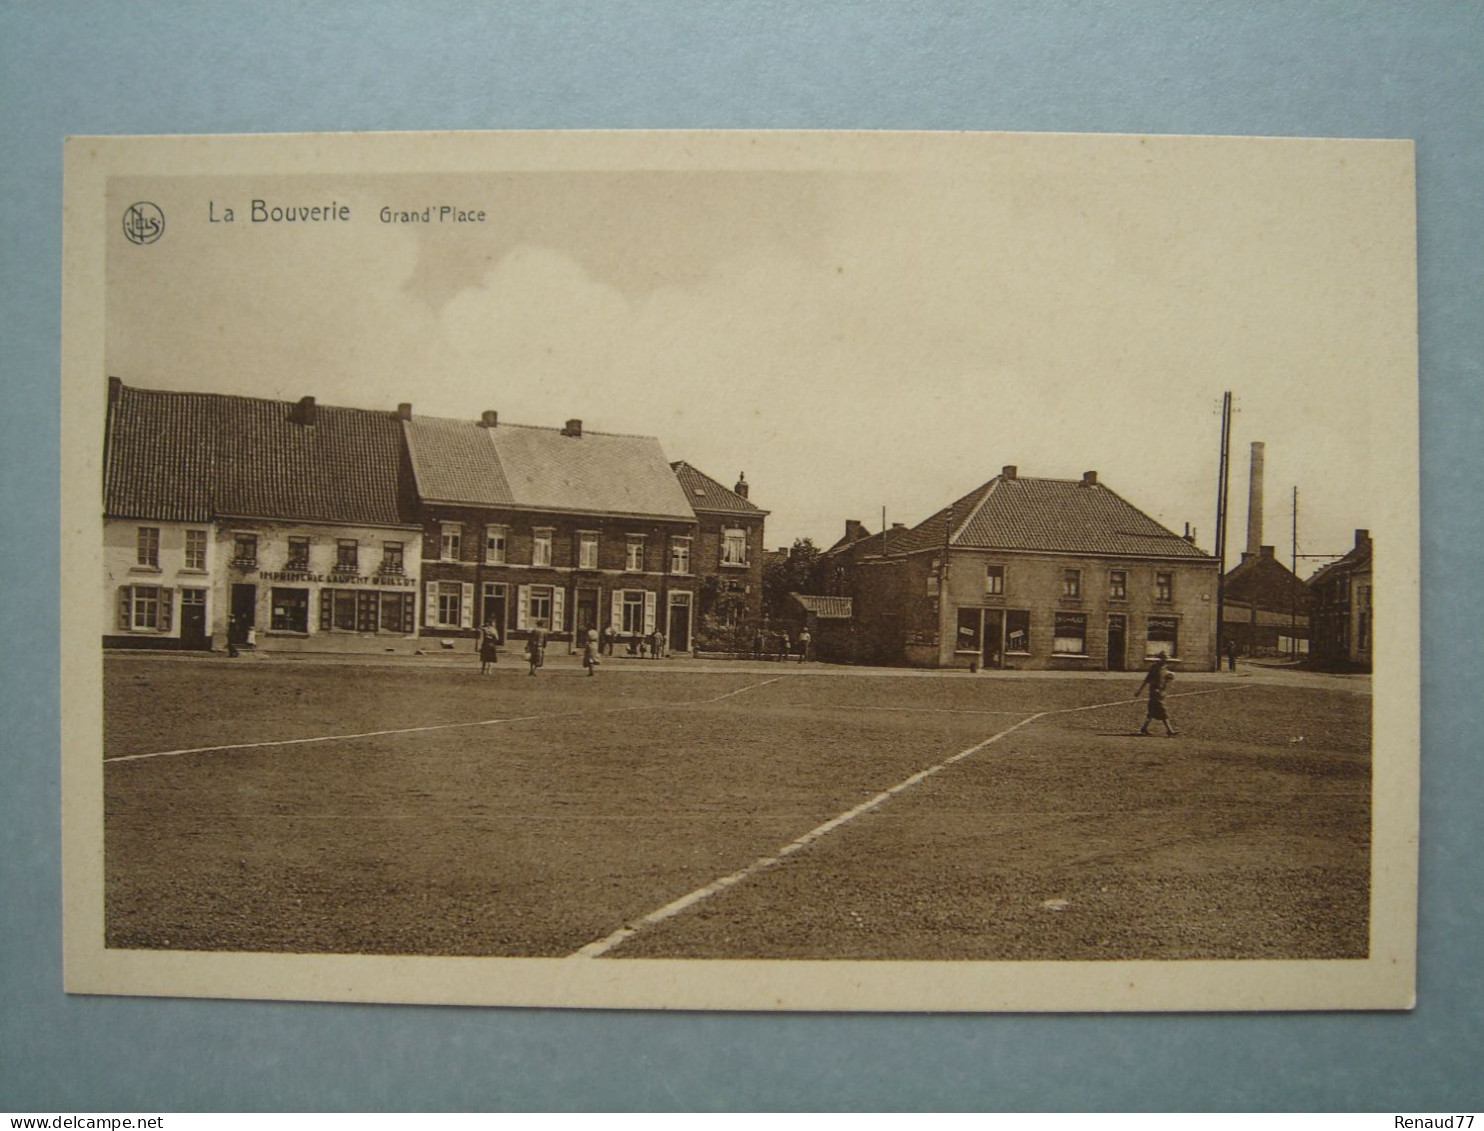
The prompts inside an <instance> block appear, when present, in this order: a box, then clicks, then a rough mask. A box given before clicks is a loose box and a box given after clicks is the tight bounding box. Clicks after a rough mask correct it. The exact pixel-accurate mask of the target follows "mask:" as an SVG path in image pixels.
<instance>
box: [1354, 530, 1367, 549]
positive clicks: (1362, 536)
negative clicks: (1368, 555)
mask: <svg viewBox="0 0 1484 1131" xmlns="http://www.w3.org/2000/svg"><path fill="white" fill-rule="evenodd" d="M1370 544H1371V532H1370V531H1369V530H1357V531H1356V532H1355V548H1356V549H1357V550H1358V549H1360V548H1361V547H1362V546H1369V545H1370Z"/></svg>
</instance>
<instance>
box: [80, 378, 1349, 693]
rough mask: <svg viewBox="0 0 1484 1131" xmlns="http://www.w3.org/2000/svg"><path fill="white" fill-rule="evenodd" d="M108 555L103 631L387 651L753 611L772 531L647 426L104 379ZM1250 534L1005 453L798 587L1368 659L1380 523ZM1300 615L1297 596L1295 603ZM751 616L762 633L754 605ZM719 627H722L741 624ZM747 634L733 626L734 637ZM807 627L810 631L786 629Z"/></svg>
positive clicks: (1141, 648)
mask: <svg viewBox="0 0 1484 1131" xmlns="http://www.w3.org/2000/svg"><path fill="white" fill-rule="evenodd" d="M103 487H104V539H105V555H104V564H105V572H106V584H107V586H108V592H109V595H110V599H111V601H112V608H111V610H110V622H109V625H108V627H107V629H106V630H105V633H104V638H105V643H106V644H108V645H110V646H129V647H176V648H212V647H220V646H222V645H223V644H225V643H227V642H228V641H231V642H234V643H236V644H246V643H248V642H250V641H251V642H256V643H259V644H267V645H269V646H271V647H273V648H276V649H280V650H294V649H314V650H319V651H323V650H339V649H344V650H367V649H375V650H391V651H397V650H399V649H403V648H409V647H416V646H417V645H418V644H419V642H422V641H423V638H426V637H437V638H439V639H441V640H448V639H450V638H457V637H460V636H466V637H467V636H473V635H474V634H475V633H476V632H477V630H478V629H479V627H480V626H481V625H483V624H486V623H490V624H493V625H495V626H496V627H497V629H498V630H499V632H500V635H501V637H502V638H503V639H504V640H506V641H507V642H508V641H519V640H521V639H524V638H525V637H527V636H529V635H530V634H531V633H532V632H534V631H536V630H537V629H541V630H544V631H546V632H547V633H549V634H551V635H552V636H553V637H554V638H555V639H556V640H568V641H572V642H574V643H575V642H577V641H580V640H581V639H582V638H583V636H584V635H585V634H586V633H587V631H588V630H589V629H599V630H602V629H604V628H607V629H609V630H611V631H612V632H613V633H614V634H615V636H616V637H617V638H618V639H619V640H620V641H624V640H635V639H637V638H640V637H649V638H652V637H653V636H654V635H655V634H656V633H660V634H662V635H663V637H664V640H665V644H666V646H667V648H668V650H669V651H671V652H672V653H678V652H688V651H691V650H692V649H694V648H695V647H696V646H697V643H698V633H699V630H700V628H701V626H702V625H703V624H706V625H709V626H710V627H711V628H712V629H716V628H725V627H727V624H718V622H719V621H723V622H733V623H736V622H740V623H743V624H759V622H760V621H761V620H762V619H763V617H762V608H763V557H764V554H763V545H764V542H763V526H764V520H765V518H766V515H767V512H766V511H764V510H762V509H761V508H759V507H758V506H757V505H756V504H754V503H753V502H752V501H751V500H750V499H749V498H748V493H749V491H748V485H747V482H746V479H745V477H742V478H739V480H738V482H737V483H736V485H735V487H734V488H731V489H728V488H727V487H725V486H724V485H723V484H721V483H719V482H718V481H717V480H715V479H713V478H711V477H710V476H708V475H706V474H704V473H703V472H701V471H700V470H699V469H697V468H695V467H693V466H691V465H690V464H688V463H684V462H676V463H671V462H669V461H668V460H667V459H666V456H665V454H664V451H663V449H662V448H661V446H660V442H659V441H658V440H657V439H655V438H653V437H650V436H632V435H616V434H612V433H605V432H593V431H590V430H585V429H584V427H583V425H582V422H581V421H580V420H569V421H568V422H567V423H566V425H565V426H564V427H562V428H546V427H531V426H528V425H521V424H511V423H507V422H503V421H501V420H500V419H499V416H498V414H497V413H495V412H493V411H490V412H485V413H484V414H483V415H482V417H481V418H480V419H479V420H453V419H444V418H439V417H428V416H414V415H413V413H412V407H411V406H410V405H407V404H403V405H400V406H398V408H397V410H396V411H394V412H393V411H373V410H367V409H354V408H339V407H330V406H324V405H317V404H316V403H315V401H314V399H313V398H311V397H305V398H303V399H302V400H300V401H298V402H284V401H273V400H262V399H257V398H250V397H238V396H227V395H222V394H203V393H177V392H157V391H150V390H143V389H136V388H132V387H129V386H126V385H124V384H123V383H122V382H121V381H118V380H117V379H112V380H110V382H109V404H108V425H107V435H106V438H105V461H104V484H103ZM1260 540H1261V539H1260V530H1259V529H1258V528H1254V530H1253V531H1252V532H1251V533H1250V537H1249V542H1252V543H1253V544H1254V545H1255V549H1253V548H1249V552H1248V553H1245V554H1243V556H1242V562H1241V563H1240V564H1239V565H1238V566H1237V567H1236V568H1235V569H1233V570H1232V571H1231V572H1230V573H1228V574H1227V575H1226V576H1225V578H1224V579H1220V580H1221V581H1222V582H1223V583H1224V586H1225V604H1226V610H1225V616H1224V618H1223V621H1224V623H1223V625H1222V632H1221V633H1218V632H1217V625H1216V608H1217V603H1218V580H1219V578H1218V574H1219V567H1218V563H1217V560H1216V558H1215V557H1213V556H1212V555H1210V554H1208V553H1206V552H1205V551H1203V550H1201V549H1199V548H1198V547H1197V546H1196V545H1195V540H1194V538H1193V537H1192V536H1191V535H1190V534H1189V528H1188V527H1187V533H1186V534H1184V535H1179V534H1176V533H1175V532H1173V531H1171V530H1168V529H1166V528H1165V527H1164V526H1162V525H1160V524H1159V523H1158V522H1156V521H1155V520H1154V519H1152V518H1150V517H1149V516H1148V515H1147V514H1145V513H1144V512H1142V511H1140V510H1139V509H1138V508H1137V507H1135V506H1134V505H1133V504H1131V503H1129V502H1128V501H1126V500H1125V499H1123V498H1122V497H1121V496H1119V495H1118V494H1117V493H1115V492H1114V491H1112V490H1111V489H1110V488H1109V487H1107V486H1106V485H1105V484H1103V483H1101V482H1100V481H1099V478H1098V475H1097V473H1096V472H1093V471H1089V472H1086V473H1085V474H1084V475H1083V476H1082V478H1081V479H1045V478H1032V477H1027V476H1022V475H1020V474H1019V472H1018V469H1017V468H1016V467H1014V466H1006V467H1005V468H1004V469H1003V470H1002V471H1001V473H1000V474H999V475H997V476H995V477H994V478H992V479H990V480H989V481H988V482H986V483H983V484H981V485H980V486H978V487H976V488H975V489H974V490H973V491H971V492H969V493H968V494H966V495H965V496H963V497H962V498H960V499H958V500H956V501H955V502H953V503H952V504H951V505H949V506H947V507H945V508H943V509H941V510H939V511H937V512H936V513H934V514H933V515H930V516H929V517H928V518H926V519H925V520H923V521H922V522H920V523H918V524H917V525H915V526H911V527H908V526H906V525H902V524H897V525H895V526H893V527H891V528H890V529H887V530H883V531H880V532H878V533H875V534H870V533H868V532H867V531H866V530H865V528H864V527H863V526H862V525H861V524H860V523H859V522H856V521H850V522H847V523H846V529H845V535H844V536H843V537H842V538H841V539H840V540H839V541H838V542H837V543H836V544H835V545H833V546H831V547H830V548H829V549H828V550H826V551H824V553H823V554H822V555H821V557H820V561H819V571H820V572H819V580H820V581H821V583H822V584H821V585H820V588H822V589H823V590H824V592H823V593H822V594H813V595H795V598H796V599H795V602H794V605H795V610H794V611H795V612H796V614H797V620H798V621H799V624H798V626H796V628H797V627H802V626H804V625H805V624H807V625H808V627H809V628H810V630H811V637H812V639H813V641H814V642H815V644H814V648H815V651H816V653H817V655H818V656H819V657H820V658H822V659H832V660H840V661H847V662H872V663H887V664H901V663H905V664H911V665H916V666H927V667H974V668H980V667H982V668H1028V669H1053V670H1055V669H1061V670H1072V671H1077V670H1112V671H1118V670H1124V669H1128V668H1132V667H1136V666H1140V665H1142V664H1143V663H1144V662H1145V661H1146V660H1148V659H1149V658H1151V657H1154V656H1157V655H1160V654H1163V655H1164V656H1166V657H1167V658H1169V659H1170V660H1172V661H1174V662H1176V663H1179V664H1180V665H1182V666H1184V667H1186V668H1187V669H1189V670H1200V669H1208V668H1211V667H1214V666H1215V665H1216V663H1217V659H1218V655H1219V653H1220V652H1221V651H1223V650H1224V649H1225V647H1226V645H1227V644H1228V643H1229V642H1230V641H1232V640H1235V641H1237V643H1238V645H1239V647H1240V650H1241V651H1242V652H1243V653H1244V654H1252V653H1259V652H1262V651H1264V650H1268V651H1281V650H1282V649H1283V645H1284V643H1285V639H1286V638H1285V637H1284V635H1283V634H1284V633H1285V632H1286V633H1288V634H1289V635H1290V636H1291V637H1292V636H1299V635H1301V636H1302V637H1304V638H1307V637H1308V636H1309V635H1310V624H1309V621H1310V616H1309V612H1310V608H1311V606H1312V612H1313V635H1314V653H1315V656H1314V658H1315V659H1316V660H1317V661H1318V662H1323V663H1328V664H1330V665H1331V666H1335V665H1343V666H1368V664H1369V658H1370V582H1369V577H1370V573H1369V563H1370V540H1369V537H1368V536H1367V535H1366V534H1365V532H1364V531H1361V532H1358V534H1357V542H1356V549H1355V550H1354V551H1353V552H1352V553H1351V554H1350V555H1347V556H1346V557H1345V558H1344V559H1341V561H1339V562H1336V563H1334V564H1333V565H1331V566H1329V567H1327V568H1326V569H1325V570H1322V571H1321V572H1320V573H1319V574H1318V575H1316V577H1315V578H1314V579H1312V580H1311V582H1310V583H1309V584H1308V585H1305V583H1303V582H1301V581H1299V580H1298V578H1296V577H1294V576H1293V574H1291V573H1290V572H1289V571H1288V570H1287V569H1286V568H1284V567H1283V566H1282V564H1281V563H1279V562H1277V561H1276V559H1275V558H1274V556H1273V553H1272V548H1271V547H1267V546H1260V545H1256V543H1259V542H1260ZM1300 610H1302V612H1301V611H1300ZM760 627H764V628H765V627H766V626H762V625H760ZM720 635H725V634H724V633H722V634H720ZM732 635H733V636H734V637H735V635H736V634H735V633H733V634H732ZM794 635H795V636H797V631H795V633H794Z"/></svg>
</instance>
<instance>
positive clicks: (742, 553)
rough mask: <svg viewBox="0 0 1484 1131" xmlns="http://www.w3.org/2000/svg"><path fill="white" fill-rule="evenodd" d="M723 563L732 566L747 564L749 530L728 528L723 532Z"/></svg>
mask: <svg viewBox="0 0 1484 1131" xmlns="http://www.w3.org/2000/svg"><path fill="white" fill-rule="evenodd" d="M721 564H722V565H731V566H745V565H746V564H747V531H745V530H726V531H723V532H722V540H721Z"/></svg>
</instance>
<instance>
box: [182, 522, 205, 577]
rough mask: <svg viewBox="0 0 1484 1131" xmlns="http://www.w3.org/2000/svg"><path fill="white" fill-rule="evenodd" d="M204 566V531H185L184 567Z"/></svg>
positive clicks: (200, 567)
mask: <svg viewBox="0 0 1484 1131" xmlns="http://www.w3.org/2000/svg"><path fill="white" fill-rule="evenodd" d="M205 568H206V531H204V530H187V531H186V569H205Z"/></svg>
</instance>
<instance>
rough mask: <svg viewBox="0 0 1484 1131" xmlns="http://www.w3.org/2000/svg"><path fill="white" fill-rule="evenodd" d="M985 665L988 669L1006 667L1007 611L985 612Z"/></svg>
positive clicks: (994, 610) (993, 610)
mask: <svg viewBox="0 0 1484 1131" xmlns="http://www.w3.org/2000/svg"><path fill="white" fill-rule="evenodd" d="M980 639H981V640H983V642H984V643H983V663H984V667H986V668H1002V667H1004V666H1005V610H1004V609H985V610H984V634H983V636H982V637H981V638H980Z"/></svg>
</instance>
